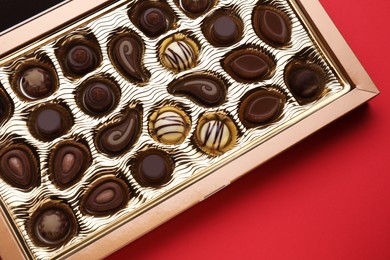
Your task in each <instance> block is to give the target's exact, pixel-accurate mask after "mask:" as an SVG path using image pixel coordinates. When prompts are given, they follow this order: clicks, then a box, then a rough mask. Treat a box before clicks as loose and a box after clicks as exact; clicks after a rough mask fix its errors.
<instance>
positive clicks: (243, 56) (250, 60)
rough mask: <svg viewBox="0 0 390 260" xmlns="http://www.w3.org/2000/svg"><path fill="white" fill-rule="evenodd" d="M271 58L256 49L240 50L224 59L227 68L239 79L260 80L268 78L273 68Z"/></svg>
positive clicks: (243, 80)
mask: <svg viewBox="0 0 390 260" xmlns="http://www.w3.org/2000/svg"><path fill="white" fill-rule="evenodd" d="M271 63H272V62H271V59H270V58H269V57H267V56H266V55H265V54H263V53H261V52H258V51H254V50H239V51H236V52H233V53H232V54H230V55H229V56H228V57H227V58H226V59H225V61H224V67H225V70H226V71H227V72H228V73H229V74H230V75H231V76H232V77H233V78H234V79H236V80H237V81H240V82H258V81H262V80H264V79H267V78H268V77H269V76H270V74H271V72H272V70H273V65H271Z"/></svg>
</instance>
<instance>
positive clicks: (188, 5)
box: [180, 0, 215, 16]
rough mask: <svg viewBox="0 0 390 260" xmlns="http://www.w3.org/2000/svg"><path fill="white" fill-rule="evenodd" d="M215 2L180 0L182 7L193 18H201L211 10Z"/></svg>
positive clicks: (207, 0) (211, 0)
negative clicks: (200, 16)
mask: <svg viewBox="0 0 390 260" xmlns="http://www.w3.org/2000/svg"><path fill="white" fill-rule="evenodd" d="M214 2H215V0H180V6H181V7H182V8H183V10H184V11H186V12H187V13H189V14H190V15H191V16H199V15H201V14H203V13H205V12H206V11H208V10H209V9H210V7H211V6H212V5H213V4H214Z"/></svg>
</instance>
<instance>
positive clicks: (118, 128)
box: [95, 108, 142, 156]
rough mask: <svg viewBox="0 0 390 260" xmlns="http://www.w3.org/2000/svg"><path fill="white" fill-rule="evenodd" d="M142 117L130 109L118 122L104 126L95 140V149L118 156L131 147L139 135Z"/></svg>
mask: <svg viewBox="0 0 390 260" xmlns="http://www.w3.org/2000/svg"><path fill="white" fill-rule="evenodd" d="M141 118H142V115H141V113H140V111H139V110H138V109H137V108H132V109H130V110H129V111H128V112H127V113H126V114H125V115H124V116H123V117H122V118H120V120H119V121H118V120H115V121H113V122H111V123H109V124H108V125H106V126H104V127H103V128H102V129H101V130H100V131H99V133H98V134H97V136H96V138H95V143H96V146H97V148H98V149H99V150H100V151H102V152H104V153H107V154H110V155H114V156H115V155H120V154H122V153H124V152H125V151H126V150H127V149H129V147H130V146H131V145H133V144H134V143H135V142H136V141H137V139H138V137H139V135H140V133H141V125H142V123H141Z"/></svg>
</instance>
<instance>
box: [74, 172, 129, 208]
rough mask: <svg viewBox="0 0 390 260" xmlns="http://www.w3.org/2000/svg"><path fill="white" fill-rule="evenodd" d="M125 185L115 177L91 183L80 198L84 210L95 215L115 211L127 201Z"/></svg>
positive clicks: (127, 192) (127, 191) (127, 195)
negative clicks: (81, 198)
mask: <svg viewBox="0 0 390 260" xmlns="http://www.w3.org/2000/svg"><path fill="white" fill-rule="evenodd" d="M129 194H130V193H129V190H128V187H127V185H126V184H125V183H124V182H123V181H122V180H119V179H117V178H107V179H104V180H100V181H98V182H96V183H94V184H92V188H91V190H90V191H88V192H87V193H86V195H85V198H84V199H83V200H82V204H81V208H82V210H83V211H84V212H86V213H88V214H92V215H97V216H104V215H109V214H112V213H115V212H116V211H118V210H119V209H121V208H123V207H124V206H126V204H127V203H128V201H129Z"/></svg>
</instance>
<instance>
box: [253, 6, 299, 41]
mask: <svg viewBox="0 0 390 260" xmlns="http://www.w3.org/2000/svg"><path fill="white" fill-rule="evenodd" d="M254 17H255V19H254V27H255V30H256V32H257V34H258V35H259V37H260V38H261V39H262V40H263V41H265V42H266V43H268V44H270V45H272V46H276V47H279V46H284V45H286V44H287V43H288V42H289V41H290V37H291V25H289V24H288V23H289V22H288V21H289V19H288V17H287V16H286V15H285V14H284V13H283V12H281V11H279V10H277V9H274V8H268V7H267V8H260V9H258V10H257V11H256V13H255V16H254Z"/></svg>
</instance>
